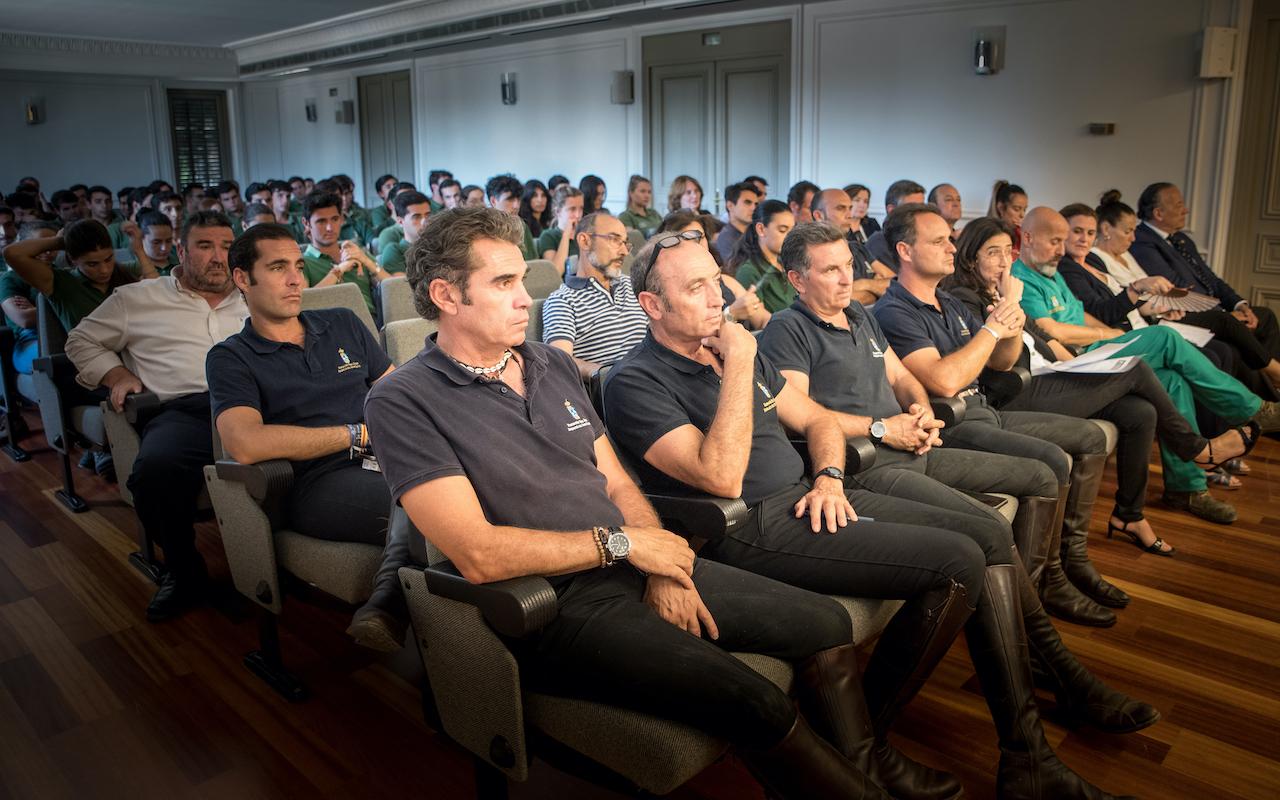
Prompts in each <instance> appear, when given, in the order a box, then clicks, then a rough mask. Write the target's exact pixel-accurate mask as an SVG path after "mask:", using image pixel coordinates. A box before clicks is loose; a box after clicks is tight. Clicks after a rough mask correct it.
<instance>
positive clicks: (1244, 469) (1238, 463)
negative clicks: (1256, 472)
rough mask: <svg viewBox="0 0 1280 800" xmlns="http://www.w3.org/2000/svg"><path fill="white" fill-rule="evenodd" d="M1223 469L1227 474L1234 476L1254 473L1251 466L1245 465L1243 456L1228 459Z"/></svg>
mask: <svg viewBox="0 0 1280 800" xmlns="http://www.w3.org/2000/svg"><path fill="white" fill-rule="evenodd" d="M1222 468H1223V469H1225V470H1226V471H1227V472H1230V473H1231V474H1232V475H1248V474H1249V473H1250V472H1253V470H1252V469H1251V468H1250V467H1249V465H1248V464H1247V463H1245V460H1244V458H1243V457H1242V456H1236V457H1235V458H1231V459H1228V460H1227V461H1225V462H1223V464H1222Z"/></svg>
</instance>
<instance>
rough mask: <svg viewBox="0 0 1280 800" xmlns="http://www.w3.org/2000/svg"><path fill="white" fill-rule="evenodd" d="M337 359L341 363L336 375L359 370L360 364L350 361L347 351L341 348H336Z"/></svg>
mask: <svg viewBox="0 0 1280 800" xmlns="http://www.w3.org/2000/svg"><path fill="white" fill-rule="evenodd" d="M338 358H340V359H342V363H341V364H339V365H338V374H342V373H344V372H350V371H351V370H353V369H360V362H359V361H352V360H351V357H350V356H348V355H347V351H346V350H344V349H342V348H341V347H339V348H338Z"/></svg>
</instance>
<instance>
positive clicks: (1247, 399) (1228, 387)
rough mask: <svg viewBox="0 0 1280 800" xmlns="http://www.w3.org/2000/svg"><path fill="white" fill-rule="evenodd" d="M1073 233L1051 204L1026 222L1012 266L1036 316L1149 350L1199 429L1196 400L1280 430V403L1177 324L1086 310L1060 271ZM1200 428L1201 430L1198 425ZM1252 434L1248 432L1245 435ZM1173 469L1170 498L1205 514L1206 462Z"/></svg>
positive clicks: (1073, 336)
mask: <svg viewBox="0 0 1280 800" xmlns="http://www.w3.org/2000/svg"><path fill="white" fill-rule="evenodd" d="M1069 232H1070V228H1069V226H1068V225H1067V220H1066V218H1065V217H1063V216H1062V214H1060V213H1058V212H1057V211H1054V210H1053V209H1051V208H1046V207H1044V206H1040V207H1037V208H1033V209H1032V210H1031V211H1029V212H1028V213H1027V215H1026V217H1025V218H1024V219H1023V221H1022V231H1021V236H1022V248H1021V250H1020V255H1019V258H1018V260H1017V261H1015V262H1013V267H1012V269H1011V270H1010V272H1011V273H1012V274H1013V277H1015V278H1017V279H1018V280H1020V281H1022V299H1021V303H1020V304H1021V306H1022V310H1023V311H1024V312H1025V313H1026V315H1027V318H1028V319H1031V320H1033V321H1034V322H1035V323H1036V324H1037V325H1038V326H1040V328H1041V329H1042V330H1043V331H1044V332H1045V334H1046V335H1047V336H1048V337H1049V338H1050V339H1052V340H1055V341H1057V342H1059V343H1060V344H1062V345H1066V346H1075V347H1078V348H1082V349H1084V350H1092V349H1095V348H1096V347H1098V346H1100V345H1102V344H1108V343H1119V344H1124V345H1125V347H1123V348H1122V349H1121V350H1120V351H1119V352H1118V353H1117V354H1116V355H1118V356H1134V355H1136V356H1141V357H1142V359H1143V360H1144V361H1146V362H1147V363H1148V364H1149V365H1150V366H1151V368H1152V370H1153V371H1154V372H1155V374H1156V377H1158V378H1159V379H1160V383H1161V385H1162V386H1164V388H1165V391H1167V392H1168V393H1169V397H1170V399H1171V400H1173V402H1174V406H1175V407H1176V408H1177V409H1178V410H1179V412H1181V413H1182V415H1183V416H1184V417H1186V419H1187V421H1188V422H1190V423H1191V424H1192V425H1193V427H1194V426H1195V424H1196V413H1195V410H1196V409H1195V405H1196V403H1200V404H1201V405H1203V406H1204V407H1205V408H1206V409H1208V410H1209V411H1211V412H1212V413H1213V414H1216V415H1217V416H1219V417H1221V418H1222V419H1224V420H1228V421H1230V422H1233V423H1239V422H1242V421H1251V422H1253V423H1256V424H1257V426H1258V427H1259V429H1260V430H1262V431H1263V432H1269V431H1274V430H1277V429H1280V404H1277V403H1273V402H1264V401H1263V399H1262V398H1261V397H1259V396H1258V395H1256V394H1254V393H1253V392H1251V391H1249V390H1248V389H1247V388H1246V387H1245V385H1244V384H1242V383H1240V381H1238V380H1236V379H1235V378H1233V377H1231V376H1230V375H1228V374H1227V373H1225V372H1223V371H1222V370H1220V369H1218V368H1217V367H1216V366H1214V364H1213V362H1211V361H1210V360H1209V359H1208V358H1206V357H1205V355H1204V354H1203V353H1201V352H1200V351H1199V350H1197V349H1196V348H1195V347H1194V346H1193V345H1191V344H1190V343H1189V342H1188V341H1187V340H1186V339H1184V338H1183V337H1182V336H1181V335H1180V334H1179V333H1177V332H1176V331H1174V330H1173V329H1171V328H1168V327H1165V326H1160V325H1152V326H1148V327H1145V328H1138V329H1136V330H1131V331H1128V332H1125V331H1122V330H1119V329H1117V328H1112V327H1110V326H1108V325H1105V324H1103V323H1102V322H1101V321H1099V320H1098V319H1096V318H1095V317H1093V316H1092V315H1091V314H1089V313H1088V312H1086V311H1085V310H1084V304H1083V303H1082V302H1080V300H1079V299H1078V298H1076V296H1075V295H1074V294H1072V292H1071V289H1070V288H1069V287H1068V286H1067V282H1066V280H1065V279H1064V278H1063V277H1062V275H1060V274H1059V273H1058V263H1059V262H1060V261H1061V260H1062V259H1063V257H1064V256H1065V254H1066V241H1067V237H1068V235H1069ZM1195 429H1196V430H1197V432H1198V428H1195ZM1245 436H1246V435H1245V433H1244V432H1242V433H1241V437H1242V438H1245ZM1247 441H1252V438H1249V439H1248V440H1247ZM1210 458H1211V459H1212V456H1210ZM1165 470H1166V472H1165V475H1166V477H1165V495H1164V501H1165V503H1166V504H1167V505H1170V506H1172V507H1174V508H1183V509H1187V510H1190V511H1192V513H1197V512H1196V509H1195V508H1193V504H1194V503H1195V502H1196V500H1195V497H1194V496H1195V495H1198V494H1200V493H1201V492H1203V491H1204V477H1203V474H1195V473H1198V472H1200V466H1197V465H1196V464H1194V463H1191V462H1183V461H1178V460H1177V459H1174V460H1171V461H1165ZM1193 471H1194V472H1193ZM1118 529H1119V530H1120V532H1121V533H1124V534H1126V535H1128V536H1130V537H1131V538H1133V539H1134V541H1135V542H1138V543H1140V545H1142V546H1148V545H1150V546H1151V547H1157V546H1158V545H1159V544H1160V543H1159V542H1156V543H1155V544H1152V542H1153V541H1154V540H1155V534H1154V533H1152V532H1151V531H1150V526H1149V525H1146V523H1145V521H1143V520H1140V521H1138V522H1137V523H1127V524H1125V525H1124V526H1123V527H1122V528H1118ZM1152 552H1162V553H1168V552H1172V549H1171V548H1168V547H1167V546H1163V547H1160V548H1159V549H1158V550H1155V551H1152Z"/></svg>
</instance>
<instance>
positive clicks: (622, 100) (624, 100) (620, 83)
mask: <svg viewBox="0 0 1280 800" xmlns="http://www.w3.org/2000/svg"><path fill="white" fill-rule="evenodd" d="M635 101H636V74H635V73H634V72H632V71H631V70H629V69H620V70H617V71H615V72H614V73H613V85H612V86H610V87H609V102H610V103H613V104H614V105H615V106H629V105H631V104H632V103H634V102H635Z"/></svg>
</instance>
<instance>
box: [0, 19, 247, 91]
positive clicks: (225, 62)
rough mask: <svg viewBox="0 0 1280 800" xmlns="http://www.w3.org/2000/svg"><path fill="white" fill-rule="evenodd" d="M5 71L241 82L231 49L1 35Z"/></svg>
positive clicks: (11, 33)
mask: <svg viewBox="0 0 1280 800" xmlns="http://www.w3.org/2000/svg"><path fill="white" fill-rule="evenodd" d="M0 69H18V70H44V71H52V72H89V73H99V74H114V75H147V76H151V77H154V76H156V75H164V76H166V77H169V78H183V79H213V80H226V79H230V80H235V79H236V77H237V73H238V68H237V64H236V58H235V53H234V52H233V51H231V50H228V49H227V48H225V47H205V46H202V45H192V44H178V43H165V42H139V41H133V40H128V39H96V38H91V37H85V36H53V35H49V34H42V33H20V32H14V31H0Z"/></svg>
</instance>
